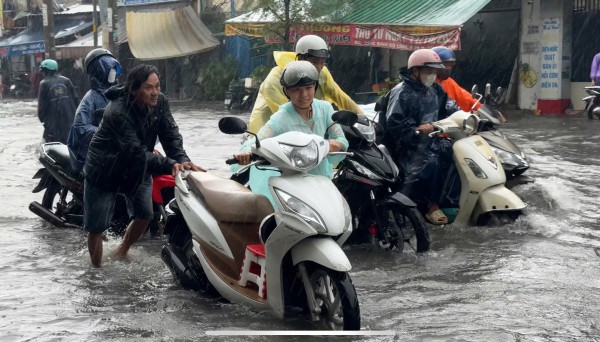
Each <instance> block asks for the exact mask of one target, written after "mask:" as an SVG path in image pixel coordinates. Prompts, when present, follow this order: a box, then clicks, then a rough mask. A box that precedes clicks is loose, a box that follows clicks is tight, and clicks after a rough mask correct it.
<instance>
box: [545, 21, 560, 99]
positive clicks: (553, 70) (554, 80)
mask: <svg viewBox="0 0 600 342" xmlns="http://www.w3.org/2000/svg"><path fill="white" fill-rule="evenodd" d="M560 42H561V34H560V21H559V19H558V18H545V19H544V21H543V22H542V44H541V49H540V57H541V59H542V61H541V62H542V68H541V74H540V87H541V89H540V98H541V99H548V100H556V99H560V98H561V76H562V75H561V71H562V66H561V63H562V52H561V44H560Z"/></svg>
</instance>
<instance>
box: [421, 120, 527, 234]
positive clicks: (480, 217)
mask: <svg viewBox="0 0 600 342" xmlns="http://www.w3.org/2000/svg"><path fill="white" fill-rule="evenodd" d="M483 124H484V121H483V120H480V119H479V118H478V117H477V116H476V115H473V114H470V113H468V112H464V111H458V112H455V113H454V114H452V115H450V116H449V117H448V118H446V119H443V120H439V121H436V122H434V123H433V126H434V128H435V131H434V132H433V133H431V134H430V136H434V135H446V136H448V137H449V138H450V139H451V140H452V142H453V144H452V152H453V153H452V154H453V156H452V159H453V161H454V164H453V167H455V169H456V170H457V171H458V175H459V176H460V184H461V189H460V198H459V200H458V203H454V204H455V205H456V206H455V208H456V207H457V208H459V210H458V213H457V215H456V218H455V220H454V224H457V225H469V224H476V225H486V224H487V225H495V224H499V223H505V221H506V220H507V219H508V220H510V221H512V220H514V219H516V218H517V217H518V216H519V215H520V214H521V212H522V211H523V209H525V207H526V206H527V205H526V204H525V203H524V202H523V201H522V200H521V199H520V198H519V197H518V196H517V195H515V193H513V192H512V191H511V190H509V189H507V188H506V187H505V185H504V184H505V182H506V175H505V173H504V169H503V168H502V163H501V162H500V160H499V158H498V156H497V155H496V154H495V153H494V152H493V151H492V149H491V147H490V145H489V144H488V143H487V142H486V140H485V139H483V138H482V137H481V136H479V135H476V134H475V133H477V131H478V129H479V128H480V127H482V126H483ZM452 172H453V170H452V167H451V169H450V170H449V172H448V174H449V175H451V174H452ZM449 183H452V180H451V176H449V177H447V179H446V184H445V189H448V188H452V186H451V184H449Z"/></svg>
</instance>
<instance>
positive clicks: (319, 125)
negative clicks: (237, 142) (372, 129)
mask: <svg viewBox="0 0 600 342" xmlns="http://www.w3.org/2000/svg"><path fill="white" fill-rule="evenodd" d="M312 106H313V114H312V118H311V119H310V120H306V121H305V120H304V119H303V118H302V117H301V116H300V114H298V112H296V109H295V108H294V105H293V104H292V103H291V102H288V103H285V104H283V105H282V106H281V107H279V111H277V112H276V113H275V114H273V115H272V116H271V118H270V119H269V121H268V122H267V123H266V124H265V125H264V126H263V127H262V128H261V129H260V130H259V131H258V134H257V136H258V139H259V140H263V139H266V138H270V137H275V136H278V135H280V134H283V133H286V132H290V131H297V132H303V133H308V134H316V135H318V136H321V137H323V136H324V135H325V130H326V129H327V127H329V126H330V125H331V124H332V123H333V120H332V119H331V115H332V114H333V107H332V106H331V104H330V103H329V102H327V101H321V100H317V99H314V100H313V103H312ZM329 139H333V140H336V141H338V142H339V143H340V144H342V146H343V150H344V151H346V150H347V149H348V140H346V137H345V136H344V131H342V128H341V127H340V125H338V124H335V125H333V126H332V127H331V128H330V129H329ZM254 144H255V139H254V137H252V138H250V139H248V140H246V142H245V143H244V145H242V148H241V151H242V152H250V150H251V148H252V146H253V145H254ZM342 159H344V156H343V155H337V156H329V157H327V159H325V160H323V161H322V162H321V164H319V165H317V166H316V167H314V168H312V169H310V170H309V171H308V173H310V174H313V175H321V176H326V177H328V178H332V177H333V167H332V165H333V164H336V163H338V162H340V161H341V160H342ZM279 175H280V173H279V172H277V171H271V170H264V169H263V170H259V169H257V168H256V167H252V168H251V169H250V182H249V184H250V188H251V189H252V191H254V192H256V193H259V194H262V195H265V196H267V198H268V199H269V200H270V201H271V203H272V204H273V205H275V203H274V201H273V198H272V197H271V195H270V193H269V187H268V180H269V178H270V177H271V176H279Z"/></svg>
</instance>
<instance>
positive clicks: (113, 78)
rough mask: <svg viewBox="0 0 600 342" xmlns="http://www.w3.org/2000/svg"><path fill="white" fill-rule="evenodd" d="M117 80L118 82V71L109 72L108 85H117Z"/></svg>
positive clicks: (111, 70)
mask: <svg viewBox="0 0 600 342" xmlns="http://www.w3.org/2000/svg"><path fill="white" fill-rule="evenodd" d="M116 80H117V69H115V68H112V69H110V71H109V72H108V83H111V84H112V83H115V81H116Z"/></svg>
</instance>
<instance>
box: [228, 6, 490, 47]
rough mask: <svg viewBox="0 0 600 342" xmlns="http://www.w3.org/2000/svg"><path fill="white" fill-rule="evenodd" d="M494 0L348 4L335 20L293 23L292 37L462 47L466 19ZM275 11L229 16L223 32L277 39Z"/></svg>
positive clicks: (359, 43) (362, 43)
mask: <svg viewBox="0 0 600 342" xmlns="http://www.w3.org/2000/svg"><path fill="white" fill-rule="evenodd" d="M490 1H491V0H419V1H415V0H394V1H390V0H369V1H365V2H362V3H361V4H360V5H356V6H355V7H352V8H349V9H348V10H347V13H345V14H344V15H342V16H341V17H340V18H339V19H336V20H335V22H327V19H325V21H324V22H309V23H303V24H300V25H298V26H295V27H292V28H291V31H290V41H291V42H294V41H295V39H296V38H297V37H301V36H303V35H306V34H316V35H319V36H321V37H323V38H324V39H325V40H326V41H327V42H328V44H330V45H355V46H371V47H379V48H388V49H399V50H409V51H412V50H416V49H420V48H431V47H434V46H438V45H445V46H447V47H449V48H452V49H460V29H461V26H462V24H463V23H464V22H465V21H467V20H468V19H469V18H471V17H472V16H473V15H475V14H476V13H477V12H479V11H480V10H481V9H482V8H483V7H484V6H485V5H487V4H488V3H489V2H490ZM272 22H274V16H273V15H271V14H268V13H265V12H262V11H257V12H252V13H247V14H244V15H241V16H238V17H236V18H232V19H229V20H227V21H225V34H226V35H228V36H234V35H245V36H252V37H265V41H267V42H273V43H274V42H279V41H280V39H281V38H280V37H277V36H274V35H273V34H270V33H269V32H268V30H267V29H265V28H268V25H269V24H270V23H272Z"/></svg>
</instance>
